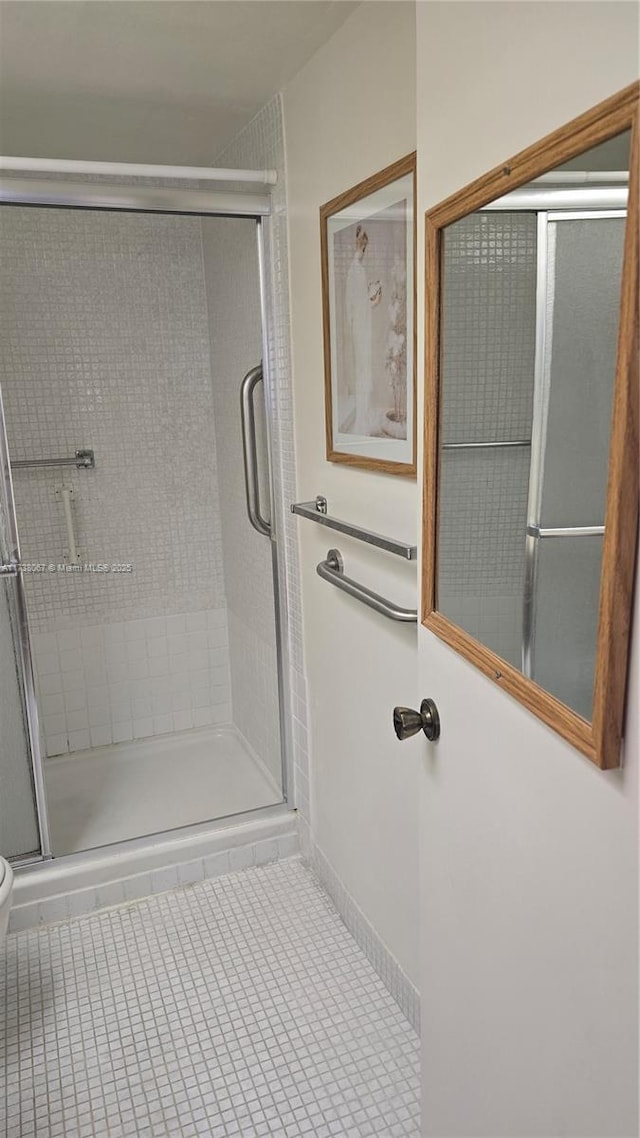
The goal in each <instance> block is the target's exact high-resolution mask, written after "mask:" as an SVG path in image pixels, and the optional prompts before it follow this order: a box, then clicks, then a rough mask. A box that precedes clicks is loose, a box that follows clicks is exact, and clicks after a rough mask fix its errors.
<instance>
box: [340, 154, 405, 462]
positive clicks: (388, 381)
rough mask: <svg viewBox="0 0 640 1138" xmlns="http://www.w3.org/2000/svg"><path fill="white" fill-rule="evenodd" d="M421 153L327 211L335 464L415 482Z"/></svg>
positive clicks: (389, 168) (365, 183) (352, 191)
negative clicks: (417, 220)
mask: <svg viewBox="0 0 640 1138" xmlns="http://www.w3.org/2000/svg"><path fill="white" fill-rule="evenodd" d="M415 198H416V155H415V152H413V153H411V154H408V155H406V157H404V158H401V159H399V161H397V162H394V163H393V164H392V165H390V166H387V167H385V169H384V170H380V171H379V172H378V173H377V174H374V175H372V177H370V178H367V179H366V180H365V181H363V182H359V183H358V185H356V186H353V187H352V189H350V190H347V191H346V192H345V193H342V194H340V195H339V196H338V197H335V198H333V199H332V200H331V201H329V202H327V203H326V204H325V205H323V206H321V208H320V243H321V258H322V312H323V333H324V377H325V428H326V446H327V460H328V461H329V462H338V463H345V464H346V465H349V466H356V467H360V468H361V469H363V470H378V471H382V472H384V473H387V474H396V475H401V476H405V477H409V478H415V477H416V291H415V289H416V285H415V260H416V227H415Z"/></svg>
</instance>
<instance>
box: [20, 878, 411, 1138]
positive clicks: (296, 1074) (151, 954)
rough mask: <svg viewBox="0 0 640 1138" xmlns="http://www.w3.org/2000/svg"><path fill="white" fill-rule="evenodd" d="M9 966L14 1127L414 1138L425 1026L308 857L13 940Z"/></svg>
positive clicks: (242, 1137)
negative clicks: (389, 987) (404, 1005)
mask: <svg viewBox="0 0 640 1138" xmlns="http://www.w3.org/2000/svg"><path fill="white" fill-rule="evenodd" d="M6 971H7V999H6V1003H5V1008H6V1013H5V1014H6V1031H5V1034H4V1037H3V1038H4V1040H5V1042H3V1043H2V1044H0V1047H6V1054H5V1055H4V1056H2V1066H1V1069H2V1071H3V1072H4V1075H5V1077H6V1080H7V1085H6V1098H4V1099H3V1101H4V1102H5V1104H6V1107H3V1109H6V1112H7V1113H6V1131H2V1132H3V1133H6V1135H7V1138H31V1136H35V1138H45V1136H46V1138H99V1136H103V1135H104V1136H105V1138H113V1136H116V1135H117V1136H118V1138H120V1136H122V1138H126V1136H129V1135H131V1136H134V1135H135V1136H137V1138H142V1136H145V1138H161V1136H162V1138H164V1136H172V1138H173V1136H176V1138H192V1136H193V1138H195V1136H199V1135H202V1136H206V1138H260V1136H262V1135H273V1136H277V1138H306V1136H311V1135H314V1136H315V1138H368V1136H369V1135H383V1136H384V1138H407V1136H416V1138H417V1135H419V1132H420V1127H419V1108H418V1088H419V1056H418V1040H417V1036H416V1035H415V1034H414V1032H413V1030H412V1029H411V1027H410V1026H409V1024H408V1023H407V1021H406V1020H405V1019H404V1017H403V1016H402V1013H401V1012H400V1010H399V1008H398V1006H397V1004H395V1002H394V1001H393V999H392V998H391V996H390V995H389V993H388V992H387V991H386V989H385V988H384V986H383V984H382V982H381V981H380V980H379V978H378V977H377V975H376V973H375V972H374V971H373V968H372V967H371V965H370V964H369V963H368V961H367V960H366V958H365V957H364V955H363V954H362V952H361V951H360V949H359V948H358V946H357V945H356V943H355V941H354V940H353V939H352V937H351V936H350V934H349V933H348V931H347V929H346V928H345V927H344V925H343V924H342V922H341V921H340V919H339V917H338V915H337V913H336V912H335V911H334V909H333V908H332V906H331V904H330V902H329V901H328V898H327V897H326V895H325V894H324V892H323V891H322V889H321V888H320V886H319V885H318V884H317V883H316V882H315V880H314V879H313V878H312V877H311V875H310V874H309V873H308V872H307V870H306V869H304V867H303V866H302V865H301V863H300V862H299V861H298V860H297V859H292V860H291V861H287V862H281V863H279V864H278V865H272V866H264V867H257V868H253V869H249V870H245V871H244V872H242V873H232V874H229V875H227V876H225V877H221V878H218V879H215V880H213V881H207V882H203V883H198V884H197V885H194V886H192V887H190V888H186V889H182V890H178V891H177V892H174V893H169V894H164V895H161V896H157V897H153V898H150V899H148V900H145V901H141V902H137V903H135V904H132V905H129V906H121V907H120V908H115V909H111V910H109V911H107V912H105V913H103V914H100V915H97V916H93V917H88V918H83V919H81V920H79V921H74V922H65V923H62V924H58V925H52V926H50V927H49V928H45V929H42V930H40V931H39V932H31V933H21V934H18V935H15V936H10V937H9V938H8V942H7V951H6ZM0 1054H1V1053H0ZM4 1123H5V1119H4V1118H2V1116H0V1130H1V1129H2V1126H3V1125H4Z"/></svg>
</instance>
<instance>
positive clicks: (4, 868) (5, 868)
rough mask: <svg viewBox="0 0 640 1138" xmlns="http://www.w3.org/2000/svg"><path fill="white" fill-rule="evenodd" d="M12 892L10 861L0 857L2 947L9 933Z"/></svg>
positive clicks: (0, 928)
mask: <svg viewBox="0 0 640 1138" xmlns="http://www.w3.org/2000/svg"><path fill="white" fill-rule="evenodd" d="M12 892H13V870H12V868H11V866H10V865H9V862H8V861H5V860H4V858H3V857H0V947H1V946H2V945H3V944H4V941H5V937H6V935H7V928H8V925H9V910H10V908H11V893H12Z"/></svg>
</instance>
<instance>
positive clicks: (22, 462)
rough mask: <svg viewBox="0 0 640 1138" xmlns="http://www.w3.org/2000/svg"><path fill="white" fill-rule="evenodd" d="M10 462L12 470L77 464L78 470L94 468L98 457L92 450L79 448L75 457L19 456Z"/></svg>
mask: <svg viewBox="0 0 640 1138" xmlns="http://www.w3.org/2000/svg"><path fill="white" fill-rule="evenodd" d="M10 463H11V469H12V470H26V468H27V467H34V468H36V469H37V468H38V467H41V466H76V467H77V468H78V470H94V469H95V465H96V458H95V455H94V453H93V451H92V450H77V451H76V453H75V457H74V458H19V459H17V461H16V460H15V459H12V460H10Z"/></svg>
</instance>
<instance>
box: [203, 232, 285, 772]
mask: <svg viewBox="0 0 640 1138" xmlns="http://www.w3.org/2000/svg"><path fill="white" fill-rule="evenodd" d="M202 234H203V251H204V264H205V279H206V283H207V302H208V307H209V327H210V335H211V357H212V379H213V400H214V411H215V424H216V427H215V429H216V450H217V455H218V477H219V488H220V520H221V528H222V557H223V566H224V576H225V584H226V597H227V608H228V613H229V656H230V666H231V684H232V692H233V707H234V722H235V724H236V726H237V727H238V728H239V730H240V731H241V732H242V734H243V736H244V737H245V739H246V740H247V741H248V743H249V744H250V745H251V746H252V747H253V749H254V750H255V751H257V752H258V753H259V754H260V755H261V757H262V759H263V760H264V762H265V763H266V765H267V767H268V768H269V771H270V772H271V774H272V775H273V776H274V778H275V779H276V780H277V781H278V782H280V780H281V746H280V729H279V707H278V684H277V676H278V673H277V655H276V628H275V600H274V587H273V568H272V549H271V542H270V541H269V539H268V538H267V537H265V536H264V535H263V534H259V533H257V532H256V530H254V529H253V527H252V525H251V523H250V521H249V518H248V515H247V504H246V494H245V481H244V464H243V460H242V424H241V415H240V386H241V383H242V379H243V377H244V375H246V373H247V372H248V371H249V370H250V369H251V368H253V367H255V366H256V365H257V364H259V363H260V360H261V358H262V354H263V349H262V319H261V312H260V290H259V275H258V245H257V235H256V224H255V222H254V221H252V220H246V219H241V218H236V219H228V218H225V219H218V218H211V219H210V218H203V220H202ZM254 409H255V412H256V432H257V435H258V442H259V444H260V445H259V448H258V450H259V462H258V466H259V470H260V471H261V472H264V477H263V478H262V479H261V487H260V489H261V495H260V497H261V503H260V504H261V509H262V511H263V513H264V514H265V516H268V514H269V512H270V507H269V479H268V477H267V474H266V472H267V471H268V450H267V446H266V422H265V415H264V412H263V409H264V388H263V386H262V385H258V387H257V388H256V390H255V394H254ZM261 409H262V412H261Z"/></svg>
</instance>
